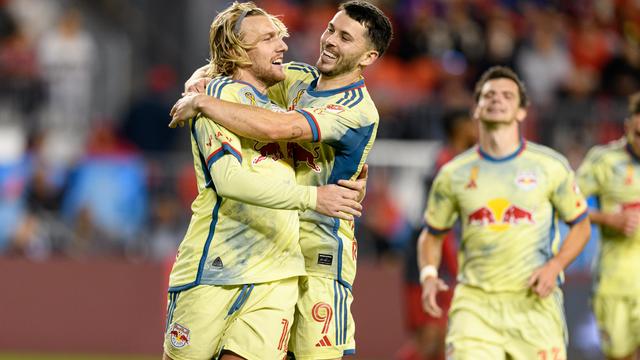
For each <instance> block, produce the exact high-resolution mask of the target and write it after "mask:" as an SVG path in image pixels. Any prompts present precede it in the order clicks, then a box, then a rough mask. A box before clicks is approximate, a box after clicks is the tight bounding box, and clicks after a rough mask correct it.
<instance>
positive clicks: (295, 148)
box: [287, 143, 320, 173]
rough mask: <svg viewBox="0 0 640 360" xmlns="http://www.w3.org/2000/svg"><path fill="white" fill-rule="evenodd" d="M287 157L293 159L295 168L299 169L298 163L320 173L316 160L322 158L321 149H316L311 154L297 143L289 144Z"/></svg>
mask: <svg viewBox="0 0 640 360" xmlns="http://www.w3.org/2000/svg"><path fill="white" fill-rule="evenodd" d="M287 155H288V156H289V157H290V158H292V159H293V166H294V167H298V163H305V164H307V166H308V167H309V168H310V169H311V170H313V171H315V172H317V173H319V172H320V166H319V165H318V164H317V163H316V159H318V158H320V148H319V147H315V148H314V149H313V152H311V151H309V150H307V149H306V148H305V147H304V146H302V145H299V144H297V143H288V144H287Z"/></svg>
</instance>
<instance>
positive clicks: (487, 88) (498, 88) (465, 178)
mask: <svg viewBox="0 0 640 360" xmlns="http://www.w3.org/2000/svg"><path fill="white" fill-rule="evenodd" d="M475 101H476V103H475V108H474V110H473V117H474V118H475V119H476V120H477V121H478V123H479V146H477V147H476V148H474V149H471V150H468V151H466V152H464V153H462V154H461V155H459V156H457V157H456V158H454V159H453V160H452V161H450V162H449V163H447V164H446V165H445V166H444V167H442V169H441V170H440V172H439V173H438V174H437V176H436V179H435V181H434V185H433V187H432V189H431V192H430V193H429V199H428V204H427V210H426V212H425V221H426V228H425V230H423V232H422V233H421V235H420V237H419V239H418V263H419V266H420V269H421V271H420V279H421V283H422V288H423V302H424V309H425V311H427V313H429V314H431V315H433V316H440V315H441V309H440V308H439V307H438V304H437V302H436V294H437V292H438V291H441V290H444V289H446V285H445V284H444V283H443V282H442V280H440V279H439V278H438V273H437V270H436V269H437V268H438V265H439V263H440V255H441V248H442V237H443V234H444V233H446V232H447V231H449V229H450V228H451V227H452V226H453V224H454V222H455V221H456V219H457V218H458V217H460V220H461V224H462V240H461V244H460V252H461V256H460V258H461V262H460V268H459V277H458V280H459V283H458V286H457V287H456V289H455V294H454V298H453V302H452V304H451V309H450V311H449V327H448V331H447V338H446V343H447V345H446V346H447V359H468V360H476V359H566V349H565V347H566V343H565V341H566V336H567V334H566V330H565V320H564V315H563V301H562V292H561V291H560V289H558V287H557V285H558V283H559V280H560V277H561V274H562V270H563V269H564V268H566V267H567V265H569V263H570V262H571V261H573V259H574V258H575V257H576V256H577V255H578V254H579V253H580V251H581V250H582V248H583V247H584V245H585V243H586V242H587V240H588V238H589V233H590V228H589V220H588V217H587V212H586V210H587V208H586V203H585V200H584V198H583V197H582V195H581V194H580V192H579V190H578V188H577V187H576V185H575V183H574V174H573V171H572V170H571V168H570V167H569V164H568V163H567V161H566V159H565V158H564V157H563V156H561V155H560V154H558V153H557V152H555V151H553V150H551V149H549V148H547V147H544V146H541V145H537V144H534V143H532V142H529V141H525V140H524V139H523V138H522V137H521V136H520V132H519V126H520V123H521V122H522V121H523V120H524V119H525V117H526V106H527V97H526V92H525V88H524V86H523V84H522V83H521V81H520V79H519V78H518V76H517V75H516V74H515V73H514V72H513V71H512V70H510V69H509V68H505V67H494V68H491V69H489V70H487V71H486V72H485V73H484V74H483V75H482V77H481V78H480V80H479V81H478V83H477V85H476V90H475ZM558 218H560V219H562V220H564V221H565V222H567V223H568V224H569V225H570V226H571V229H570V231H569V233H568V235H567V237H566V239H565V240H564V243H563V245H562V247H561V248H560V250H559V251H558V252H557V253H556V251H555V250H556V249H555V245H556V241H557V240H558V238H559V233H558V227H557V221H558Z"/></svg>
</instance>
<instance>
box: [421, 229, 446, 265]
mask: <svg viewBox="0 0 640 360" xmlns="http://www.w3.org/2000/svg"><path fill="white" fill-rule="evenodd" d="M442 241H443V235H437V236H436V235H433V234H430V233H429V232H428V231H427V230H426V229H424V230H422V232H421V233H420V237H418V267H419V268H420V269H423V268H424V267H425V266H427V265H432V266H435V267H436V269H437V268H438V267H439V266H440V261H441V258H442Z"/></svg>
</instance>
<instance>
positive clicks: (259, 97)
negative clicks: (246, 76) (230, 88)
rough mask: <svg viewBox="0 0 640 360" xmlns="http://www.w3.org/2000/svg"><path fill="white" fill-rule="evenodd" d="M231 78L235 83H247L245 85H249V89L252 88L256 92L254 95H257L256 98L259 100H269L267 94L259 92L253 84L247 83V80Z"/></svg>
mask: <svg viewBox="0 0 640 360" xmlns="http://www.w3.org/2000/svg"><path fill="white" fill-rule="evenodd" d="M232 80H233V81H235V82H237V83H240V84H244V85H247V86H249V87H251V89H252V90H253V92H254V93H255V94H256V96H257V97H258V99H260V100H261V101H263V102H269V97H268V96H267V94H263V93H261V92H260V91H258V89H256V87H255V86H253V85H251V84H249V83H248V82H246V81H242V80H235V79H232Z"/></svg>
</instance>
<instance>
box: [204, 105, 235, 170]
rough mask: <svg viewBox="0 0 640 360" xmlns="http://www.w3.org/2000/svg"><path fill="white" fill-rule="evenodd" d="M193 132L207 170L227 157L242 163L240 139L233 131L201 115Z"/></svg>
mask: <svg viewBox="0 0 640 360" xmlns="http://www.w3.org/2000/svg"><path fill="white" fill-rule="evenodd" d="M192 132H193V136H194V138H195V139H196V141H197V143H198V148H199V149H200V153H201V154H202V156H203V157H204V160H205V162H206V164H207V168H211V166H212V165H213V164H214V163H215V162H216V161H218V160H220V159H221V158H222V157H223V156H225V155H230V156H232V157H233V158H235V159H236V160H237V162H238V163H239V164H241V163H242V151H241V149H242V146H241V144H240V139H239V138H238V137H237V136H236V135H235V134H234V133H232V132H231V131H229V130H227V129H225V128H224V127H222V126H220V125H218V124H216V123H215V122H213V121H211V120H210V119H209V118H207V117H204V116H202V115H201V116H199V117H198V118H197V119H196V120H195V122H194V124H193V126H192Z"/></svg>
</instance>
